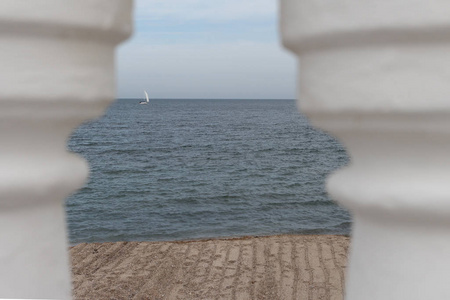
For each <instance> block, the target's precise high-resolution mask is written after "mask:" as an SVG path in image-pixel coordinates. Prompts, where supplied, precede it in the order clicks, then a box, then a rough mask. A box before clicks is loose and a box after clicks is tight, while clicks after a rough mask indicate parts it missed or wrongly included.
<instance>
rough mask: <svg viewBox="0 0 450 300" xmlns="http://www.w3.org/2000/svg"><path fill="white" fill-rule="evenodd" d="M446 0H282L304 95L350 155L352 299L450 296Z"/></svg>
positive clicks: (342, 174) (331, 184)
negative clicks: (352, 218) (352, 221)
mask: <svg viewBox="0 0 450 300" xmlns="http://www.w3.org/2000/svg"><path fill="white" fill-rule="evenodd" d="M449 16H450V2H449V1H446V0H433V1H411V0H391V1H360V0H346V1H323V0H280V18H281V19H280V29H281V35H282V40H283V44H284V45H285V47H287V48H288V49H290V50H291V51H292V52H294V53H295V54H296V55H297V56H298V57H299V59H300V60H299V62H300V63H299V71H298V72H299V79H298V88H299V104H300V108H301V110H302V111H303V112H304V113H306V115H307V116H308V117H309V118H310V120H311V122H312V123H313V124H314V125H315V126H317V127H319V128H322V129H324V130H326V131H328V132H330V133H332V134H333V135H335V136H336V137H337V138H338V139H339V140H340V141H341V142H342V143H343V144H344V145H345V146H346V147H347V149H348V152H349V154H350V156H351V163H350V165H349V166H347V167H346V168H343V169H342V170H340V171H338V172H336V174H334V175H332V176H331V177H330V179H329V181H328V190H329V192H330V194H331V196H332V197H333V198H334V199H336V200H337V201H338V202H339V203H341V204H342V205H344V206H345V207H347V208H348V209H349V210H350V211H351V212H352V214H353V217H354V225H353V240H352V248H351V255H350V269H349V272H348V275H347V290H346V294H347V296H346V297H347V299H349V300H361V299H364V300H375V299H377V300H381V299H383V300H384V299H396V300H400V299H405V300H406V299H407V300H413V299H450V284H449V279H450V18H449Z"/></svg>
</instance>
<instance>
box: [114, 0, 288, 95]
mask: <svg viewBox="0 0 450 300" xmlns="http://www.w3.org/2000/svg"><path fill="white" fill-rule="evenodd" d="M134 3H135V7H134V9H135V11H134V34H133V36H132V37H131V38H130V39H129V40H128V41H126V42H125V43H124V44H122V45H121V46H120V47H119V49H118V52H117V58H116V61H117V92H118V97H119V98H142V97H143V96H144V90H146V91H147V92H148V93H149V96H150V98H157V99H160V98H199V99H205V98H206V99H294V98H295V77H296V60H295V58H294V56H293V55H292V54H291V53H288V52H287V51H286V50H284V49H283V48H282V46H281V44H280V42H279V35H278V28H277V26H278V20H277V0H135V2H134Z"/></svg>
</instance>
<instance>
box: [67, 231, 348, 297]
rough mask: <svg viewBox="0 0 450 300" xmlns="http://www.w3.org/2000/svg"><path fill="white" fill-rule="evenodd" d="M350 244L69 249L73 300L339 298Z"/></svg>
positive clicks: (322, 239)
mask: <svg viewBox="0 0 450 300" xmlns="http://www.w3.org/2000/svg"><path fill="white" fill-rule="evenodd" d="M349 243H350V238H349V237H348V236H343V235H288V234H283V235H270V236H241V237H229V238H227V237H225V238H208V239H193V240H192V239H191V240H177V241H154V242H106V243H81V244H78V245H76V246H72V247H70V255H71V263H72V276H73V278H72V279H73V294H74V299H85V298H92V299H94V298H95V299H110V298H115V299H343V295H344V281H345V268H346V264H347V253H348V247H349Z"/></svg>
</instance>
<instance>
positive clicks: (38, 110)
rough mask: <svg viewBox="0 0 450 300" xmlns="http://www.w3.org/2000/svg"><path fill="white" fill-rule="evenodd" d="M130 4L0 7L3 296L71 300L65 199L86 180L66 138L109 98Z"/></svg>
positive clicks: (93, 0) (49, 1)
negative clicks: (115, 56)
mask: <svg viewBox="0 0 450 300" xmlns="http://www.w3.org/2000/svg"><path fill="white" fill-rule="evenodd" d="M131 11H132V2H131V1H130V0H83V1H77V0H66V1H59V0H32V1H31V0H29V1H25V0H24V1H16V0H4V1H1V2H0V61H1V68H0V72H1V80H0V166H1V167H0V298H46V299H67V298H70V294H71V287H70V275H69V264H68V256H67V253H68V252H67V247H68V245H67V237H66V223H65V213H64V205H63V204H64V202H63V200H64V199H65V198H66V197H67V196H68V195H69V194H70V193H72V192H74V191H75V190H76V189H78V188H80V187H81V186H82V185H83V183H84V182H85V180H86V178H87V174H88V167H87V164H86V163H85V161H84V160H83V159H81V158H79V157H77V156H76V155H73V154H71V153H68V152H67V150H66V141H67V139H68V137H69V135H70V133H71V132H72V130H73V129H74V128H75V127H77V126H78V125H79V124H81V123H82V122H84V121H86V120H89V119H92V118H95V117H98V116H100V115H101V114H102V113H103V111H104V109H105V108H106V107H107V106H108V104H109V103H110V102H111V101H112V100H113V99H114V94H115V86H114V80H115V78H114V48H115V46H116V44H118V43H119V42H120V41H122V40H124V39H125V38H126V37H127V36H129V34H130V32H131V27H132V26H131Z"/></svg>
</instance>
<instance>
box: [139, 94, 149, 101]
mask: <svg viewBox="0 0 450 300" xmlns="http://www.w3.org/2000/svg"><path fill="white" fill-rule="evenodd" d="M144 93H145V98H146V99H147V101H140V102H139V104H148V94H147V92H146V91H144Z"/></svg>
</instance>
